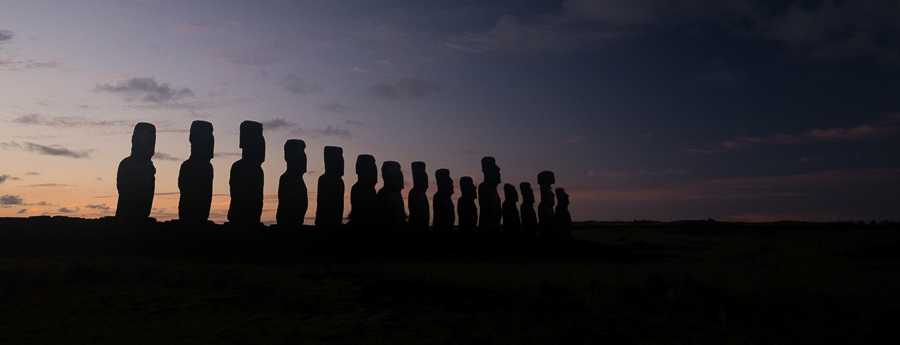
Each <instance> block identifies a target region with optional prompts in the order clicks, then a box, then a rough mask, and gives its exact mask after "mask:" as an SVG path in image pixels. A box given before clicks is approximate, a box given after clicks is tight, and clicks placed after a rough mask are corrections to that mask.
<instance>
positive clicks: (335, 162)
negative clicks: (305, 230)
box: [316, 146, 344, 226]
mask: <svg viewBox="0 0 900 345" xmlns="http://www.w3.org/2000/svg"><path fill="white" fill-rule="evenodd" d="M343 176H344V150H343V149H342V148H340V147H337V146H325V173H324V174H322V176H319V185H318V192H317V194H318V197H316V225H325V226H334V225H341V222H342V220H343V219H344V180H343Z"/></svg>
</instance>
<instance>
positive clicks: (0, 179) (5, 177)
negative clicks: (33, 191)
mask: <svg viewBox="0 0 900 345" xmlns="http://www.w3.org/2000/svg"><path fill="white" fill-rule="evenodd" d="M18 179H19V178H18V177H15V176H10V175H9V174H3V175H0V183H3V182H6V180H10V181H15V180H18Z"/></svg>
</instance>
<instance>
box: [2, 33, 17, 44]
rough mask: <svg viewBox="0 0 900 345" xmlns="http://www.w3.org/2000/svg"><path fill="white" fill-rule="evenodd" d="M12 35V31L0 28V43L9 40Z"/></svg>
mask: <svg viewBox="0 0 900 345" xmlns="http://www.w3.org/2000/svg"><path fill="white" fill-rule="evenodd" d="M13 36H14V34H13V32H12V31H9V30H0V44H2V43H3V41H9V40H11V39H12V38H13Z"/></svg>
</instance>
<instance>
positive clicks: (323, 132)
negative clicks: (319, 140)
mask: <svg viewBox="0 0 900 345" xmlns="http://www.w3.org/2000/svg"><path fill="white" fill-rule="evenodd" d="M291 135H296V136H311V137H337V138H343V139H349V138H350V137H352V134H350V131H349V130H347V129H346V128H340V127H335V126H328V127H325V128H312V129H307V128H297V129H294V130H293V131H291Z"/></svg>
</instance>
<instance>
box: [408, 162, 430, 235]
mask: <svg viewBox="0 0 900 345" xmlns="http://www.w3.org/2000/svg"><path fill="white" fill-rule="evenodd" d="M412 176H413V187H412V189H410V190H409V194H407V203H408V204H409V229H410V230H413V231H419V232H425V231H428V222H429V221H430V220H431V205H429V204H428V196H427V195H426V194H425V192H426V191H427V190H428V173H426V172H425V162H412Z"/></svg>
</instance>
